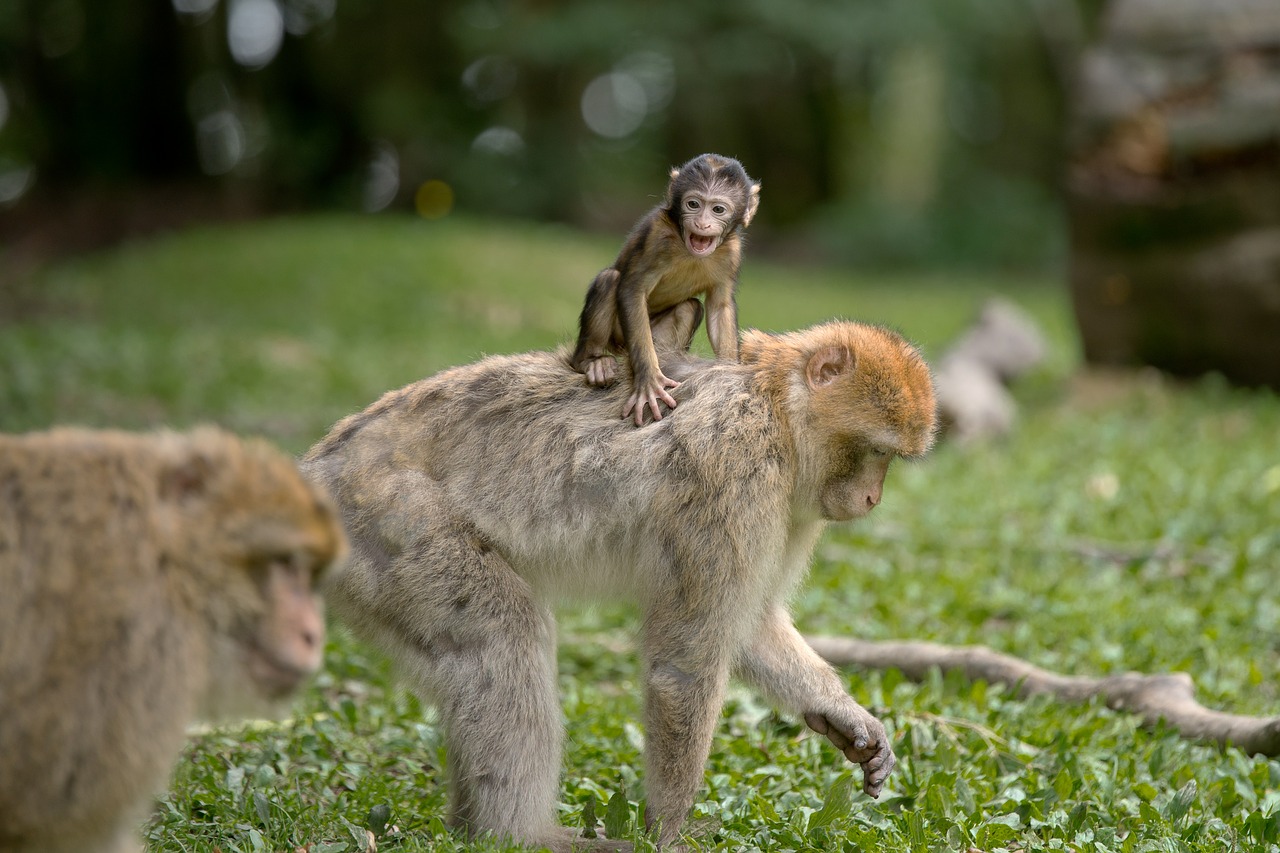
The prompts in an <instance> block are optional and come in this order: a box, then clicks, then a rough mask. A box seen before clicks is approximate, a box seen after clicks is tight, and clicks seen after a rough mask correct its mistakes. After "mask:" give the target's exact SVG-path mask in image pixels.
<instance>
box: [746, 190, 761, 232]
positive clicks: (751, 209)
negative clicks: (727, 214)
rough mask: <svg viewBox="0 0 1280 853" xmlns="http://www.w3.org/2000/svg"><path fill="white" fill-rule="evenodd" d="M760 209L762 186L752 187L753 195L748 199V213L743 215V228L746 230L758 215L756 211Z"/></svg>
mask: <svg viewBox="0 0 1280 853" xmlns="http://www.w3.org/2000/svg"><path fill="white" fill-rule="evenodd" d="M759 207H760V185H759V184H752V185H751V195H750V196H748V198H747V211H746V213H744V214H742V227H743V228H746V227H747V226H748V225H750V224H751V220H752V218H753V217H754V216H755V215H756V210H758V209H759Z"/></svg>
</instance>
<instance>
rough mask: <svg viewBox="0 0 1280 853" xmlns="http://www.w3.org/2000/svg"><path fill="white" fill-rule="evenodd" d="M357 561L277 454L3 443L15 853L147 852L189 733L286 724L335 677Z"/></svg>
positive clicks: (321, 497) (1, 687) (154, 439)
mask: <svg viewBox="0 0 1280 853" xmlns="http://www.w3.org/2000/svg"><path fill="white" fill-rule="evenodd" d="M344 541H345V540H344V535H343V532H342V529H341V526H340V525H339V523H338V520H337V516H336V513H335V511H334V509H333V508H332V505H331V503H330V501H329V499H328V497H327V496H326V495H325V494H324V493H323V491H322V490H321V489H320V488H319V487H317V486H315V485H313V484H311V483H309V482H307V481H306V480H304V479H303V478H302V477H301V476H300V474H299V473H298V470H297V467H296V465H295V464H294V462H293V461H292V460H291V459H290V458H289V457H288V456H286V455H285V454H283V453H280V452H279V451H277V450H275V449H273V448H271V447H270V446H268V445H266V444H265V443H262V442H256V441H240V440H238V439H236V438H235V437H233V436H231V435H228V434H226V433H223V432H219V431H216V430H212V429H203V430H197V431H195V432H193V433H191V434H187V435H183V434H176V433H159V434H154V435H131V434H126V433H119V432H94V431H89V430H78V429H60V430H54V431H52V432H47V433H38V434H31V435H25V436H0V589H3V594H0V649H3V654H2V655H0V756H3V765H4V769H3V772H2V773H0V850H4V851H6V853H8V852H9V851H84V850H93V851H98V850H103V851H106V850H110V851H117V850H119V851H123V850H129V849H133V850H136V849H139V848H138V845H137V842H136V840H135V838H134V832H135V829H136V825H137V822H138V821H139V820H140V818H141V817H142V815H143V813H144V812H145V809H146V807H147V804H148V803H149V802H150V798H151V797H152V796H153V795H154V793H155V792H156V790H157V789H159V788H160V787H161V786H163V784H164V780H165V777H166V774H167V773H168V770H169V767H170V766H171V764H172V762H173V760H174V759H175V758H176V756H177V755H178V753H179V752H180V751H181V749H182V743H183V740H184V731H185V728H186V726H187V725H188V723H190V722H191V721H192V719H193V718H195V717H197V716H200V717H219V716H225V715H227V714H231V713H241V712H244V711H250V710H251V711H253V712H255V713H256V712H260V711H263V710H267V711H277V710H279V705H280V701H281V700H282V699H284V698H285V697H287V696H288V695H289V694H290V693H291V692H292V691H294V690H295V689H296V688H297V687H298V686H299V684H300V683H301V681H302V680H303V679H304V678H305V677H306V676H307V675H309V674H310V673H312V672H314V671H315V670H316V669H317V668H318V667H319V665H320V661H321V654H322V652H323V646H324V621H323V616H322V613H321V610H320V601H319V598H318V596H317V584H318V583H319V581H320V579H321V578H322V577H323V575H324V574H325V572H326V570H327V568H328V567H329V565H330V564H331V563H333V562H334V560H335V559H336V558H337V557H338V555H339V554H340V553H341V552H342V550H343V548H344Z"/></svg>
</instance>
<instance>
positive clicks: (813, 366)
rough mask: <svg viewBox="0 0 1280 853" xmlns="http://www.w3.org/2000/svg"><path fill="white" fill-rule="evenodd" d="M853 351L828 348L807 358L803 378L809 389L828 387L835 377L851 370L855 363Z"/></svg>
mask: <svg viewBox="0 0 1280 853" xmlns="http://www.w3.org/2000/svg"><path fill="white" fill-rule="evenodd" d="M857 360H858V359H857V357H856V356H855V355H854V354H853V350H851V349H849V348H848V347H845V346H829V347H823V348H822V349H820V350H818V351H817V352H815V353H814V354H813V355H811V356H809V363H808V364H807V365H805V369H804V378H805V379H806V380H808V382H809V387H810V388H822V387H824V386H826V385H830V384H831V383H832V382H834V381H835V380H836V378H837V377H839V376H841V375H843V374H845V373H848V372H850V371H852V370H853V366H854V364H855V363H857Z"/></svg>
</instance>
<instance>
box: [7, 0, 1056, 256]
mask: <svg viewBox="0 0 1280 853" xmlns="http://www.w3.org/2000/svg"><path fill="white" fill-rule="evenodd" d="M1063 3H1064V4H1065V5H1066V6H1068V7H1073V8H1074V3H1073V2H1071V0H1063ZM1059 5H1062V4H1059ZM1042 26H1043V18H1042V17H1041V18H1038V17H1037V15H1036V4H1035V3H1029V2H1026V0H922V2H917V3H899V4H893V3H880V2H873V1H872V0H841V2H836V0H787V2H782V3H778V2H771V0H751V2H745V3H739V4H729V5H726V4H724V3H712V2H707V0H649V2H644V3H640V2H627V3H611V4H600V3H597V2H593V0H568V2H559V3H545V2H540V1H539V0H448V1H447V2H445V0H431V2H424V0H171V2H157V1H156V0H92V2H90V0H10V2H9V3H6V4H4V8H3V10H0V87H3V91H4V92H5V93H7V100H8V103H9V105H10V108H9V120H8V122H7V123H5V124H3V125H0V183H2V182H3V181H2V179H3V175H4V174H5V172H6V170H8V171H9V172H13V171H14V170H18V169H23V168H27V167H33V168H34V170H35V171H34V176H35V184H34V185H33V186H35V187H36V188H41V187H44V188H48V187H63V188H67V187H73V188H76V187H83V186H85V185H86V184H93V183H95V182H104V181H137V180H174V179H196V178H200V177H201V176H202V175H203V176H204V180H205V181H206V182H207V183H209V184H216V185H217V186H219V187H221V188H222V189H223V190H226V191H234V192H238V193H242V194H248V195H251V196H252V197H254V198H255V199H257V200H258V202H259V203H260V204H263V205H266V206H268V207H274V208H280V207H296V206H298V205H330V206H332V205H337V206H340V207H345V208H348V209H350V208H356V207H359V206H364V207H366V208H369V209H377V208H381V207H384V206H394V207H398V208H400V209H409V208H412V207H413V205H414V197H415V193H416V192H417V190H418V188H419V187H420V186H421V185H422V184H423V183H424V182H425V181H428V180H433V179H435V180H442V181H444V182H445V183H446V184H447V185H449V186H450V187H451V188H452V190H453V196H454V198H455V199H456V203H457V206H458V207H459V208H460V209H463V210H467V211H472V212H483V213H490V214H492V213H500V214H509V215H518V216H522V217H532V218H539V219H551V220H557V221H567V222H574V223H578V224H588V225H592V226H596V227H605V228H608V229H610V230H617V229H625V228H626V227H628V226H629V225H630V224H631V223H632V222H633V221H634V220H635V219H636V218H637V217H638V216H639V215H640V214H641V213H642V212H643V211H644V209H645V208H646V207H647V206H648V205H649V204H650V203H651V200H652V199H654V198H656V197H657V196H658V195H659V194H660V192H661V191H662V189H663V186H664V183H665V174H666V169H667V168H668V167H669V166H670V165H673V164H679V163H681V162H683V161H684V160H685V159H687V158H688V157H690V156H693V155H696V154H698V153H701V152H702V151H706V150H712V151H719V152H721V153H725V154H729V155H732V156H736V157H738V158H739V159H741V160H742V161H743V163H744V164H745V165H746V167H747V169H748V171H749V172H751V173H752V174H753V175H754V176H756V177H758V178H760V179H762V181H763V184H764V188H765V189H764V200H765V201H764V204H763V206H762V208H761V215H760V218H759V220H758V225H757V226H756V229H755V230H756V231H757V232H758V233H759V234H760V235H761V239H762V240H768V239H769V238H775V239H776V240H777V241H779V242H781V243H784V244H786V245H791V243H792V241H793V240H794V239H796V238H801V237H803V238H805V245H806V246H807V247H808V248H810V249H812V248H814V247H816V248H818V249H820V250H821V251H823V252H824V253H825V254H826V255H828V256H830V257H836V258H841V259H847V260H856V261H862V262H878V263H888V262H922V261H976V262H988V263H990V262H998V263H1008V264H1020V265H1026V264H1032V263H1040V262H1044V261H1045V260H1047V259H1053V258H1056V257H1058V256H1059V255H1060V253H1061V251H1062V246H1061V241H1062V237H1061V231H1062V229H1061V225H1060V222H1059V215H1058V212H1057V211H1058V206H1057V189H1056V188H1057V183H1058V176H1059V171H1060V159H1061V157H1060V153H1061V148H1062V134H1063V126H1064V115H1063V113H1064V106H1063V104H1064V94H1063V91H1062V86H1061V85H1060V81H1059V79H1058V78H1057V77H1056V76H1055V72H1054V65H1053V63H1052V62H1051V56H1050V51H1049V49H1048V47H1047V45H1048V43H1049V39H1048V38H1047V37H1046V34H1045V32H1043V31H1042ZM0 194H2V191H0ZM0 201H3V199H0ZM996 235H999V236H998V237H997V236H996Z"/></svg>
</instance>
